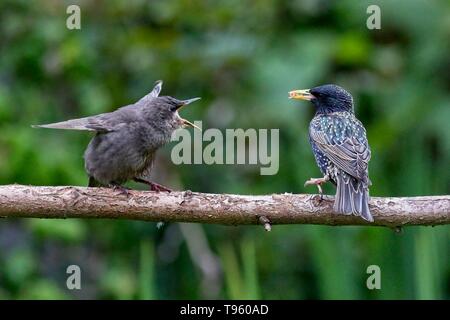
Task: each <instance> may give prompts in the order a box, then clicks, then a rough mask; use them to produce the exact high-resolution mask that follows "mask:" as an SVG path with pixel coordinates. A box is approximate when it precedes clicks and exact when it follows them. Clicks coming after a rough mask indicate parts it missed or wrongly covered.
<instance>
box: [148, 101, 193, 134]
mask: <svg viewBox="0 0 450 320" xmlns="http://www.w3.org/2000/svg"><path fill="white" fill-rule="evenodd" d="M200 99H201V98H192V99H187V100H178V99H176V98H173V97H170V96H161V97H156V98H154V99H153V101H152V102H151V108H152V116H153V120H156V122H157V123H159V124H160V125H161V127H162V126H164V127H167V128H170V129H172V130H175V129H178V128H182V127H186V126H189V127H193V128H195V129H198V130H201V129H200V128H199V127H197V126H196V125H195V124H193V123H192V122H190V121H189V120H186V119H183V118H181V117H180V115H179V114H178V111H179V110H180V109H181V108H183V107H184V106H187V105H188V104H191V103H192V102H195V101H197V100H200Z"/></svg>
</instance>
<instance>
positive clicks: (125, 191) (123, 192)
mask: <svg viewBox="0 0 450 320" xmlns="http://www.w3.org/2000/svg"><path fill="white" fill-rule="evenodd" d="M111 187H112V188H113V189H114V190H117V191H119V194H121V195H125V196H126V197H127V198H128V197H129V196H130V192H129V189H128V188H125V187H124V186H121V185H120V184H113V185H111Z"/></svg>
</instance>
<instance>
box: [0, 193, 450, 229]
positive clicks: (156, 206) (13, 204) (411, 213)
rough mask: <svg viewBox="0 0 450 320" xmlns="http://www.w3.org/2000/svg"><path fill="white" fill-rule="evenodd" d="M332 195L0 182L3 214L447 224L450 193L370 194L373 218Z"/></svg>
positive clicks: (229, 222)
mask: <svg viewBox="0 0 450 320" xmlns="http://www.w3.org/2000/svg"><path fill="white" fill-rule="evenodd" d="M333 201H334V198H333V197H330V196H324V199H323V200H322V201H320V197H319V196H318V195H308V194H272V195H261V196H253V195H252V196H250V195H231V194H209V193H197V192H190V191H184V192H171V193H167V192H160V193H156V192H150V191H134V190H131V191H130V192H129V195H128V197H127V196H126V195H124V194H121V193H120V192H119V191H117V190H113V189H107V188H84V187H72V186H68V187H36V186H23V185H6V186H0V217H3V218H12V217H20V218H101V219H105V218H107V219H130V220H143V221H166V222H199V223H214V224H224V225H250V224H260V225H264V228H265V229H266V230H268V231H270V225H274V224H322V225H372V226H388V227H392V228H395V227H401V226H409V225H423V226H426V225H442V224H448V223H450V196H449V195H443V196H424V197H407V198H378V197H372V199H371V201H370V205H369V206H370V210H371V212H372V214H373V216H374V219H375V222H373V223H368V222H366V221H364V220H362V219H361V218H359V217H356V216H346V215H339V214H336V213H333Z"/></svg>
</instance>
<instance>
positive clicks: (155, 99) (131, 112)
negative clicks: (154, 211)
mask: <svg viewBox="0 0 450 320" xmlns="http://www.w3.org/2000/svg"><path fill="white" fill-rule="evenodd" d="M161 88H162V81H159V82H157V83H156V85H155V87H154V88H153V90H152V91H151V92H150V93H149V94H147V95H146V96H145V97H144V98H142V99H140V100H139V101H138V102H136V103H134V104H132V105H128V106H125V107H122V108H119V109H117V110H116V111H114V112H109V113H103V114H99V115H95V116H91V117H85V118H80V119H72V120H68V121H63V122H57V123H51V124H44V125H39V126H33V127H38V128H50V129H66V130H84V131H93V132H95V133H96V134H95V136H94V137H93V138H92V140H91V141H90V142H89V145H88V147H87V149H86V151H85V153H84V160H85V169H86V172H87V174H88V176H89V186H102V185H103V186H110V185H120V184H122V183H125V182H126V181H128V180H132V179H136V178H148V176H149V175H150V172H151V169H152V164H153V159H154V155H155V152H156V151H157V150H158V149H159V148H160V147H162V146H163V145H164V144H166V143H167V142H169V141H170V138H171V136H172V133H173V132H174V131H175V130H176V129H178V128H180V127H182V126H183V125H184V121H183V119H181V118H180V117H179V115H178V112H177V110H178V108H179V107H180V106H182V105H185V104H186V101H182V100H178V99H175V98H172V97H168V96H163V97H159V93H160V91H161ZM192 101H193V100H192Z"/></svg>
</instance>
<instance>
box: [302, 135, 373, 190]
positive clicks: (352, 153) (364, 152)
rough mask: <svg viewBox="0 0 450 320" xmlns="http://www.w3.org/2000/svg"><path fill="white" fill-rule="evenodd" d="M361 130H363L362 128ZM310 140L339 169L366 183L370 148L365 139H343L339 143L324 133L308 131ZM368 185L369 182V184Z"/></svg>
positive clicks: (348, 137) (349, 137)
mask: <svg viewBox="0 0 450 320" xmlns="http://www.w3.org/2000/svg"><path fill="white" fill-rule="evenodd" d="M362 130H364V129H363V128H362ZM310 135H311V139H312V140H313V141H314V142H315V143H316V144H317V147H318V148H319V149H320V150H321V151H322V152H323V153H324V154H325V155H326V156H327V157H328V158H329V159H330V160H331V161H332V162H333V163H334V164H335V165H336V166H337V167H338V168H340V169H342V170H344V171H345V172H347V173H348V174H350V175H351V176H353V177H355V178H358V179H361V180H367V181H368V165H369V160H370V148H369V144H368V142H367V139H366V138H365V136H364V138H360V139H357V138H356V137H354V136H347V137H345V138H344V139H343V140H342V141H340V143H336V140H335V139H334V138H332V137H329V136H328V135H327V134H326V132H324V131H319V130H314V129H313V130H310ZM369 183H370V182H369Z"/></svg>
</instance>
